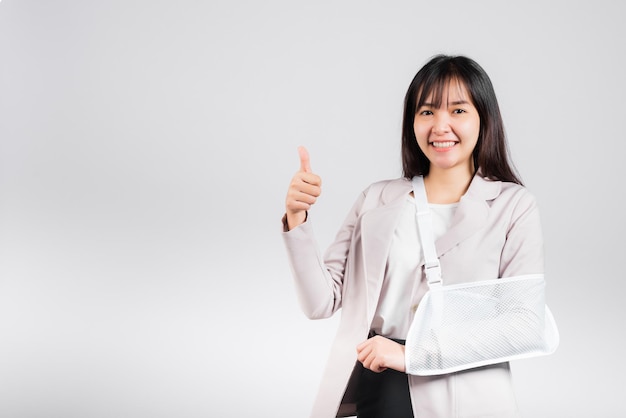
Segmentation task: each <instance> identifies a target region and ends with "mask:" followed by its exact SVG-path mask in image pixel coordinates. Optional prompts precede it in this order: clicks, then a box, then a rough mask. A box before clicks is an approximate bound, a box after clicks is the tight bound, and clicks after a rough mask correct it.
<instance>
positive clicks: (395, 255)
mask: <svg viewBox="0 0 626 418" xmlns="http://www.w3.org/2000/svg"><path fill="white" fill-rule="evenodd" d="M428 206H429V207H430V210H431V213H432V223H433V234H434V238H435V240H436V239H438V238H439V237H440V236H442V235H443V234H444V233H445V232H446V231H447V230H448V228H449V227H450V224H451V223H452V218H453V217H454V213H455V212H456V208H457V206H458V203H452V204H447V205H440V204H432V203H431V204H429V205H428ZM416 210H417V209H416V207H415V201H414V198H413V197H412V196H410V195H407V199H406V202H405V205H404V208H403V209H402V211H401V212H400V219H399V220H398V226H397V228H396V230H395V232H394V236H393V240H392V242H391V249H390V251H389V257H388V258H387V267H386V270H385V277H384V282H383V286H382V293H381V294H382V295H384V298H381V299H380V300H379V302H378V307H377V309H376V313H375V314H374V320H373V321H372V327H371V328H372V330H373V331H375V332H376V333H377V334H380V335H384V336H385V337H389V338H398V339H405V338H406V334H407V332H408V331H409V325H410V323H411V318H412V316H413V314H414V310H412V309H411V306H410V304H411V298H412V295H413V291H414V286H415V287H416V286H418V285H419V281H421V277H422V275H421V269H420V265H421V264H422V260H423V258H424V256H423V254H422V248H421V244H420V240H419V236H418V234H417V219H416Z"/></svg>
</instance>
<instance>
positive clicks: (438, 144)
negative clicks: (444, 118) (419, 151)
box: [430, 141, 458, 149]
mask: <svg viewBox="0 0 626 418" xmlns="http://www.w3.org/2000/svg"><path fill="white" fill-rule="evenodd" d="M457 143H458V142H456V141H432V142H430V145H432V146H433V147H435V148H438V149H446V148H452V147H453V146H455V145H456V144H457Z"/></svg>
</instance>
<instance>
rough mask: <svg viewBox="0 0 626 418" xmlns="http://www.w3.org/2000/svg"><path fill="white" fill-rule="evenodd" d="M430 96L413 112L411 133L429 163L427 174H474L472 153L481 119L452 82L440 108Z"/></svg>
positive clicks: (460, 86) (463, 90) (462, 90)
mask: <svg viewBox="0 0 626 418" xmlns="http://www.w3.org/2000/svg"><path fill="white" fill-rule="evenodd" d="M434 102H435V100H433V97H432V94H431V95H430V96H429V97H428V98H427V100H426V101H425V103H424V105H423V106H421V107H420V108H418V109H417V110H416V112H415V120H414V122H413V130H414V131H415V138H416V139H417V144H418V145H419V147H420V149H421V150H422V152H423V153H424V155H426V157H427V158H428V160H429V161H430V174H433V173H434V172H437V171H438V170H446V171H447V170H452V169H455V170H457V169H458V170H467V172H470V173H473V171H474V167H473V160H472V152H473V151H474V148H475V147H476V143H477V142H478V134H479V132H480V116H479V115H478V111H477V110H476V108H475V107H474V105H473V104H472V101H471V98H470V95H469V93H468V92H467V89H466V88H465V86H464V85H463V83H460V82H458V81H457V80H451V81H450V82H448V85H447V86H446V87H445V88H444V90H443V97H442V100H441V105H440V106H439V107H435V106H434V105H433V103H434Z"/></svg>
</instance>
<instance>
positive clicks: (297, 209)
mask: <svg viewBox="0 0 626 418" xmlns="http://www.w3.org/2000/svg"><path fill="white" fill-rule="evenodd" d="M299 153H300V162H301V166H300V170H299V171H298V172H297V173H296V174H295V176H294V177H293V179H292V181H291V184H290V186H289V190H288V193H287V198H286V215H285V216H284V217H283V228H284V232H283V238H284V242H285V245H286V249H287V254H288V257H289V261H290V264H291V267H292V271H293V274H294V278H295V281H296V288H297V291H298V296H299V300H300V303H301V306H302V308H303V310H304V312H305V314H306V315H307V316H308V317H309V318H326V317H329V316H331V315H333V314H334V313H335V312H336V311H337V310H339V309H340V308H341V309H342V316H341V321H340V324H339V330H338V333H337V336H336V338H335V341H334V343H333V345H332V349H331V353H330V357H329V359H328V363H327V366H326V370H325V373H324V377H323V381H322V384H321V385H320V390H319V393H318V396H317V399H316V402H315V404H314V408H313V412H312V415H311V416H312V417H316V418H317V417H335V416H352V415H355V414H356V415H357V416H358V417H364V418H366V417H377V418H381V417H394V418H398V417H413V416H416V417H427V418H436V417H442V418H444V417H445V418H451V417H479V416H480V417H498V418H506V417H516V416H518V410H517V406H516V401H515V396H514V392H513V386H512V383H511V374H510V369H509V364H508V363H500V364H496V365H490V366H484V367H480V368H474V369H470V370H464V371H460V372H455V373H450V374H444V375H439V376H417V375H407V374H406V372H405V350H404V345H403V340H404V339H405V338H406V335H407V332H408V330H409V327H410V325H411V320H412V317H413V314H414V312H415V310H416V307H417V305H418V304H419V302H420V300H421V298H422V296H423V295H424V294H425V293H426V291H427V290H428V285H427V283H426V281H425V277H424V265H423V264H424V262H423V257H422V256H421V251H420V250H421V246H420V244H419V239H418V231H417V224H416V220H415V211H416V209H415V204H414V203H413V197H412V186H411V179H412V178H413V177H414V176H424V184H425V187H426V193H427V196H428V203H429V206H430V209H431V212H432V213H433V215H434V216H433V222H434V225H433V228H434V232H435V238H436V248H437V256H438V257H439V261H440V264H441V269H442V271H443V272H444V276H445V281H446V284H453V283H457V282H467V281H478V280H483V279H485V278H495V277H509V276H515V275H522V274H534V273H543V242H542V234H541V225H540V219H539V213H538V210H537V205H536V203H535V200H534V198H533V196H532V195H531V194H530V193H529V192H528V191H527V190H526V189H525V188H524V187H523V186H522V183H521V181H520V180H519V178H518V177H517V176H516V174H515V172H514V170H513V168H512V165H511V163H510V161H509V157H508V153H507V146H506V140H505V135H504V128H503V123H502V118H501V115H500V111H499V107H498V102H497V99H496V95H495V92H494V90H493V86H492V84H491V81H490V79H489V77H488V76H487V74H486V73H485V71H484V70H483V69H482V68H481V67H480V66H479V65H478V64H477V63H476V62H475V61H473V60H471V59H469V58H467V57H463V56H445V55H438V56H435V57H433V58H432V59H431V60H430V61H429V62H428V63H426V65H425V66H424V67H422V69H420V70H419V71H418V73H417V74H416V76H415V78H414V79H413V81H412V82H411V84H410V86H409V88H408V91H407V93H406V96H405V105H404V118H403V132H402V163H403V174H404V176H403V178H400V179H395V180H385V181H381V182H377V183H375V184H372V185H371V186H370V187H368V188H367V189H366V190H365V191H363V193H361V195H360V196H359V198H358V199H357V201H356V203H355V204H354V206H353V208H352V210H351V211H350V213H349V214H348V216H347V218H346V220H345V221H344V223H343V225H342V227H341V228H340V230H339V232H338V234H337V237H336V239H335V241H334V243H333V244H332V245H331V246H330V247H329V248H328V249H327V251H326V253H325V255H324V257H323V258H321V257H319V256H318V248H317V244H316V242H315V239H314V236H313V232H312V226H311V219H308V212H307V211H308V210H309V209H310V208H311V206H312V205H313V204H314V203H315V201H316V199H317V198H318V197H319V196H320V194H321V179H320V178H319V177H318V176H317V175H315V174H314V173H312V172H311V167H310V163H309V157H308V153H307V151H306V150H305V149H304V148H300V149H299Z"/></svg>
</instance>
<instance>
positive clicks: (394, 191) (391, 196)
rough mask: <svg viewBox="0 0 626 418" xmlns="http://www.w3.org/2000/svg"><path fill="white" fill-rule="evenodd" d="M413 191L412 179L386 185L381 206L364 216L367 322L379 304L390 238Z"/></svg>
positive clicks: (363, 245) (363, 248) (362, 235)
mask: <svg viewBox="0 0 626 418" xmlns="http://www.w3.org/2000/svg"><path fill="white" fill-rule="evenodd" d="M390 186H391V185H390ZM410 191H411V183H410V182H409V181H405V182H402V183H400V184H399V186H396V187H393V186H391V187H387V188H386V189H384V190H383V191H382V193H381V196H380V200H381V202H380V206H379V207H376V208H374V209H371V210H369V211H368V212H366V213H364V214H363V216H362V218H361V243H362V251H363V260H364V267H365V280H366V289H367V318H368V324H369V323H371V321H372V319H373V317H374V309H375V307H376V306H377V305H378V298H379V297H380V290H381V287H382V283H383V278H384V275H385V268H386V266H387V258H388V255H389V250H390V248H391V241H392V239H393V233H394V231H395V229H396V226H397V224H398V220H399V216H398V215H399V213H400V211H401V210H402V207H403V206H404V202H405V199H406V196H407V195H408V194H409V193H410Z"/></svg>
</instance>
